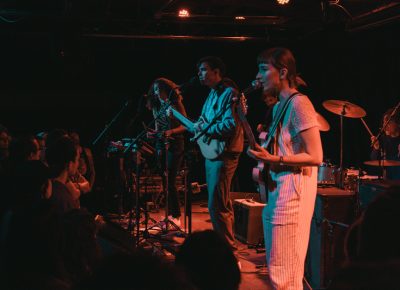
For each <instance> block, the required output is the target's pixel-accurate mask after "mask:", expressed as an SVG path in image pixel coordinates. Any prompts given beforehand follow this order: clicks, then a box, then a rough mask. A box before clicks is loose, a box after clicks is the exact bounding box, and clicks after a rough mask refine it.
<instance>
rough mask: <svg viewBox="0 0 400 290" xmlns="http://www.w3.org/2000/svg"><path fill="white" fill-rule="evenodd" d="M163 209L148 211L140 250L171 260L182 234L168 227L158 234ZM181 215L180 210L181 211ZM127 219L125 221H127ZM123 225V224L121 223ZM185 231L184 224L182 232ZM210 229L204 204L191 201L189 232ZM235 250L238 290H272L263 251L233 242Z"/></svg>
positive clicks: (182, 240) (182, 223) (182, 221)
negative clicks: (237, 248)
mask: <svg viewBox="0 0 400 290" xmlns="http://www.w3.org/2000/svg"><path fill="white" fill-rule="evenodd" d="M164 212H165V211H164V209H160V210H158V211H157V210H152V211H149V217H150V218H149V221H148V235H145V236H144V237H141V239H140V247H143V248H147V249H151V250H152V251H153V252H154V253H156V254H159V255H162V256H164V257H165V258H166V259H169V260H171V262H173V261H174V254H175V252H176V250H177V249H178V247H179V245H181V244H182V243H183V242H184V239H185V237H184V234H182V232H180V231H178V230H176V229H174V227H173V226H172V225H170V226H169V227H168V228H169V230H168V231H166V232H164V234H161V233H162V231H160V230H159V225H160V224H159V223H158V222H159V221H162V220H163V218H164ZM181 212H183V208H182V209H181ZM127 220H128V219H127V218H126V219H125V221H126V222H127ZM143 220H144V217H143V214H142V216H141V227H140V230H141V231H143V230H145V225H144V222H143ZM125 226H126V224H125ZM187 228H188V224H187V226H186V229H187ZM181 229H182V230H183V232H186V233H187V232H188V231H187V230H186V231H185V226H184V219H183V216H182V217H181ZM206 229H212V225H211V221H210V216H209V213H208V209H207V204H206V201H194V202H193V205H192V232H194V231H201V230H206ZM237 243H238V245H239V249H240V250H239V251H237V254H236V256H237V258H238V260H239V261H240V264H241V284H240V288H239V289H240V290H253V289H254V290H255V289H272V287H271V286H270V285H269V282H268V281H269V280H268V270H267V268H266V266H265V252H264V249H263V248H258V249H255V248H249V247H248V246H247V245H245V244H243V243H241V242H240V241H237Z"/></svg>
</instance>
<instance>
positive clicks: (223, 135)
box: [194, 56, 244, 250]
mask: <svg viewBox="0 0 400 290" xmlns="http://www.w3.org/2000/svg"><path fill="white" fill-rule="evenodd" d="M197 68H198V76H199V80H200V82H201V83H202V84H203V85H205V86H207V87H209V88H210V89H211V91H210V93H209V95H208V97H207V99H206V101H205V103H204V105H203V109H202V113H201V116H200V118H199V120H198V121H197V122H196V123H195V124H194V128H195V130H196V131H197V132H200V131H202V130H205V129H206V128H207V127H208V125H209V124H210V122H211V123H212V124H211V125H210V127H209V128H208V129H207V131H206V133H205V135H204V136H202V137H200V138H205V139H209V140H212V139H217V140H220V141H222V142H224V144H225V146H224V150H223V151H222V153H221V154H220V155H219V156H218V157H217V158H214V159H206V161H205V168H206V181H207V189H208V210H209V212H210V217H211V222H212V225H213V229H214V230H215V231H217V232H218V233H219V234H221V236H222V237H224V238H225V239H226V241H227V242H228V243H229V245H230V246H231V248H232V250H236V249H237V246H236V242H235V239H234V233H233V223H234V215H233V206H232V202H231V199H230V187H231V181H232V177H233V175H234V173H235V170H236V168H237V165H238V161H239V156H240V153H241V152H242V151H243V140H244V137H243V128H242V126H241V124H240V122H239V120H238V116H237V113H236V109H235V105H234V104H233V99H234V98H236V97H237V95H238V92H237V90H236V89H235V88H234V87H232V85H233V86H234V84H233V82H232V81H229V82H228V79H226V81H224V76H225V65H224V63H223V62H222V60H221V59H219V58H218V57H215V56H208V57H204V58H202V59H200V60H199V62H198V63H197ZM216 116H219V117H218V118H217V119H216V120H215V122H212V120H213V119H214V118H215V117H216Z"/></svg>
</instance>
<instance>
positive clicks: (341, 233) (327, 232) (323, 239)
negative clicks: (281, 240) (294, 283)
mask: <svg viewBox="0 0 400 290" xmlns="http://www.w3.org/2000/svg"><path fill="white" fill-rule="evenodd" d="M355 211H356V199H355V194H354V192H351V191H345V190H342V189H339V188H335V187H332V188H318V193H317V198H316V202H315V208H314V214H313V218H312V220H311V231H310V241H309V245H308V252H307V259H306V267H305V275H306V278H307V279H308V282H309V283H310V284H311V286H312V288H313V289H325V288H326V287H327V286H328V285H329V283H330V281H331V280H332V278H333V277H334V275H335V274H336V272H337V271H338V270H339V269H340V267H341V265H342V263H343V262H344V238H345V235H346V232H347V230H348V228H349V226H350V225H351V224H352V223H353V221H354V219H355V215H356V212H355Z"/></svg>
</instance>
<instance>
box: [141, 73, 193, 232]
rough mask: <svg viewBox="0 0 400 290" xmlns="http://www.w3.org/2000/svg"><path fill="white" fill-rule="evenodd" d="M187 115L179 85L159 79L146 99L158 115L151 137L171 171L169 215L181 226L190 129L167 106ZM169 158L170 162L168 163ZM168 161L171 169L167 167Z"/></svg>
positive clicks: (150, 133) (153, 84)
mask: <svg viewBox="0 0 400 290" xmlns="http://www.w3.org/2000/svg"><path fill="white" fill-rule="evenodd" d="M169 104H170V105H171V106H172V107H173V108H174V109H176V110H177V111H179V112H180V113H181V114H182V115H184V116H186V110H185V107H184V106H183V103H182V95H181V93H180V91H179V89H178V85H177V84H175V83H174V82H173V81H171V80H169V79H166V78H157V79H156V80H154V81H153V83H152V84H151V86H150V89H149V92H148V94H147V99H146V107H147V108H148V109H150V110H151V111H152V113H153V117H154V118H155V128H154V129H149V134H148V135H150V136H152V137H154V138H155V144H156V149H157V155H158V157H159V160H160V163H161V168H162V169H164V170H165V169H167V170H168V213H169V216H168V217H166V218H169V219H170V220H172V221H173V222H174V223H175V224H176V225H178V226H180V216H181V212H180V206H179V197H178V191H177V188H176V177H177V173H178V170H179V169H180V166H181V163H182V159H183V153H184V136H183V133H184V132H185V131H186V129H185V128H184V127H183V126H182V125H180V123H179V122H178V121H177V120H175V119H174V117H172V116H168V113H167V110H166V106H168V105H169ZM166 142H168V150H167V152H165V148H166V147H165V143H166ZM165 158H167V160H166V161H167V162H165ZM165 164H167V168H165Z"/></svg>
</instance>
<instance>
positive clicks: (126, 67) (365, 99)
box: [0, 24, 400, 190]
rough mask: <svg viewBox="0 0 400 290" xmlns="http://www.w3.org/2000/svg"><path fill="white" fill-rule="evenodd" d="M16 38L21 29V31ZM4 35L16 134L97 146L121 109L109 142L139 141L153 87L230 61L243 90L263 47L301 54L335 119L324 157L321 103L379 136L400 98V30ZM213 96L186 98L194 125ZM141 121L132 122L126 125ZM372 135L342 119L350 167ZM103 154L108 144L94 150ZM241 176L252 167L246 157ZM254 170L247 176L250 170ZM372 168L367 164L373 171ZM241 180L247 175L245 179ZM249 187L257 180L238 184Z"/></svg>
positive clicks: (319, 98)
mask: <svg viewBox="0 0 400 290" xmlns="http://www.w3.org/2000/svg"><path fill="white" fill-rule="evenodd" d="M14 32H15V31H14ZM14 32H13V33H9V34H7V33H5V34H4V33H3V34H2V36H1V40H0V43H1V45H0V54H1V58H0V66H1V70H0V71H1V72H0V74H1V86H0V96H1V105H0V123H3V124H4V125H6V126H7V127H8V128H9V129H10V131H11V133H12V134H15V135H18V134H21V133H25V132H38V131H41V130H51V129H53V128H56V127H63V128H68V129H77V130H78V131H79V132H81V135H82V139H83V141H84V143H86V144H87V145H91V143H92V141H93V140H94V138H95V137H96V136H97V135H98V134H99V133H100V132H101V130H102V129H103V128H104V126H105V124H107V123H108V122H109V121H110V120H111V119H112V118H113V116H114V115H115V114H116V113H117V112H118V111H119V110H120V109H121V107H122V105H123V104H124V103H125V102H126V101H127V100H130V101H131V102H130V105H129V106H128V107H127V108H126V110H124V112H123V113H122V114H121V116H120V118H119V119H118V120H117V122H116V123H115V124H113V126H112V128H111V129H110V131H109V134H108V136H107V138H108V139H111V140H117V139H119V138H121V137H132V136H133V137H134V136H135V135H136V134H137V133H138V132H139V131H140V130H141V129H142V127H141V122H142V121H144V122H147V121H149V119H150V117H151V116H150V114H149V113H148V112H146V111H145V109H144V108H138V104H139V100H140V98H141V96H142V95H143V94H144V93H146V92H147V90H148V87H149V85H150V83H151V81H152V80H153V79H154V78H156V77H159V76H165V77H168V78H170V79H172V80H174V81H175V82H176V83H183V82H185V81H187V80H189V79H190V78H191V77H192V76H194V75H196V68H195V64H196V61H197V60H198V59H199V58H200V57H202V56H204V55H217V56H220V57H221V58H223V59H224V61H225V62H226V64H227V68H228V75H229V76H230V77H231V78H232V79H233V80H235V81H236V82H237V83H238V85H239V86H240V87H241V88H244V87H246V86H247V85H248V84H249V83H250V82H251V80H253V79H254V77H255V75H256V72H257V66H256V56H257V54H258V53H259V52H260V51H262V50H263V49H265V48H268V47H271V46H275V45H283V46H287V47H289V48H290V49H292V50H293V51H294V54H295V56H296V58H297V61H298V70H299V72H300V73H301V75H302V77H303V78H304V79H305V80H306V82H307V83H308V85H309V86H308V88H307V89H306V90H305V92H306V93H307V94H308V95H309V97H310V98H311V100H312V102H313V103H314V106H315V108H316V110H317V111H318V112H319V113H321V114H322V115H323V116H324V117H325V118H326V119H327V120H328V122H329V124H330V126H331V130H330V131H329V132H322V133H321V136H322V140H323V145H324V157H325V158H326V159H331V160H332V162H333V163H335V164H338V163H339V152H340V150H339V149H340V147H339V145H340V142H339V141H340V131H339V116H338V115H335V114H333V113H331V112H328V111H327V110H326V109H324V108H323V107H322V102H323V101H325V100H330V99H340V100H348V101H350V102H352V103H354V104H357V105H359V106H361V107H362V108H364V109H365V110H366V112H367V116H366V117H365V121H366V122H367V124H368V125H369V126H370V128H371V130H372V132H374V133H376V132H377V130H378V128H379V125H380V120H381V116H382V114H383V113H384V112H385V111H386V110H387V109H388V108H390V107H393V106H395V105H396V104H397V102H398V101H399V96H400V89H399V86H398V82H399V77H400V55H399V51H400V49H399V48H400V42H399V37H398V35H400V33H399V32H400V25H398V24H397V25H394V24H393V25H386V26H384V27H380V28H375V29H370V30H367V31H362V32H354V33H347V32H343V30H341V29H337V28H335V29H328V28H327V29H324V30H321V31H320V32H315V33H312V34H310V35H308V36H307V37H304V38H303V39H301V40H296V41H291V40H288V41H287V42H282V43H271V42H265V43H261V42H221V41H193V40H191V41H184V40H143V39H142V40H138V39H118V38H85V37H82V36H78V34H75V33H71V32H68V33H67V32H66V33H58V32H49V33H42V34H26V33H14ZM206 94H207V90H205V89H204V88H200V87H194V88H190V89H188V90H187V91H186V92H184V97H185V99H184V103H185V105H186V107H187V109H188V114H189V116H191V117H192V118H193V119H195V118H196V117H197V116H198V114H199V111H200V108H201V105H202V103H203V101H204V98H205V96H206ZM259 98H260V96H259V94H257V93H253V94H251V95H250V96H248V103H249V110H250V111H249V116H248V118H249V121H250V123H251V124H252V125H253V126H255V125H256V123H257V121H258V120H259V119H261V118H262V115H263V113H264V109H265V108H264V107H263V104H262V103H261V102H260V100H259ZM137 113H140V116H136V117H137V118H136V119H135V122H134V125H132V126H130V128H126V127H127V124H128V123H129V122H130V121H131V120H132V118H134V117H135V115H136V114H137ZM369 139H370V138H369V135H368V133H367V131H366V129H365V128H364V127H363V125H362V123H361V121H360V119H350V118H345V120H344V165H345V166H347V167H348V166H355V167H359V166H362V162H363V161H365V160H368V159H369V144H370V141H369ZM94 150H95V151H96V150H98V151H100V152H101V151H102V150H103V148H102V147H101V146H100V148H94ZM243 159H244V161H243V163H242V164H243V166H242V169H239V170H242V172H241V174H242V173H243V174H248V173H247V172H248V170H247V168H250V167H251V166H252V165H254V163H252V162H250V161H249V160H247V158H243ZM245 169H246V170H245ZM365 169H367V170H369V168H365ZM241 177H242V175H241ZM240 181H241V182H240V184H241V188H242V190H251V189H252V186H251V185H250V184H249V183H251V181H249V180H246V179H243V180H242V178H241V179H240Z"/></svg>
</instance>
